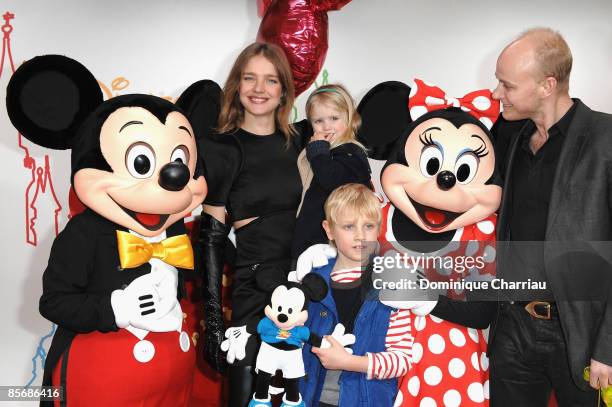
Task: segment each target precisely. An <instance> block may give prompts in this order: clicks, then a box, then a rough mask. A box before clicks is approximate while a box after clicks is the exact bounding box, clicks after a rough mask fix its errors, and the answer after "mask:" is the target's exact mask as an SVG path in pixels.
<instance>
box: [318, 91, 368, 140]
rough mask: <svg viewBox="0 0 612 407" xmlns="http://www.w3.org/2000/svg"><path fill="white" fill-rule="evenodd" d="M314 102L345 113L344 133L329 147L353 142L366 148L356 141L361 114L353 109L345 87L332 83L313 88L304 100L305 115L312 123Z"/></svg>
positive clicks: (351, 100) (353, 105)
mask: <svg viewBox="0 0 612 407" xmlns="http://www.w3.org/2000/svg"><path fill="white" fill-rule="evenodd" d="M315 104H323V105H328V106H331V107H333V108H334V109H336V110H338V111H339V112H340V113H344V114H345V115H346V124H347V129H346V131H345V132H344V134H341V135H340V136H339V137H336V139H335V140H333V142H332V143H331V148H334V147H337V146H339V145H341V144H345V143H355V144H357V145H358V146H359V147H361V148H363V149H364V150H365V149H366V148H365V147H364V146H363V145H362V144H361V143H360V142H358V141H357V131H359V127H361V116H360V115H359V113H358V112H357V110H355V102H353V98H352V97H351V95H350V94H349V93H348V91H347V90H346V88H345V87H344V86H342V85H340V84H337V83H332V84H329V85H323V86H320V87H318V88H317V89H315V90H314V91H313V92H312V93H311V94H310V96H309V97H308V101H307V102H306V117H307V118H308V121H309V122H311V123H312V109H313V106H314V105H315Z"/></svg>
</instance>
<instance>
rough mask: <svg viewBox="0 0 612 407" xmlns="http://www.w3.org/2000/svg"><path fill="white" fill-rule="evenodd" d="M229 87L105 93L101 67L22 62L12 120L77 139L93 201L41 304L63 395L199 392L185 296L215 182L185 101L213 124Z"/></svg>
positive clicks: (81, 184)
mask: <svg viewBox="0 0 612 407" xmlns="http://www.w3.org/2000/svg"><path fill="white" fill-rule="evenodd" d="M219 92H220V89H219V87H218V86H217V85H216V84H215V83H214V82H210V81H200V82H197V83H195V84H194V85H192V86H191V87H190V88H189V89H187V91H186V92H185V93H184V94H183V95H182V96H181V98H180V99H179V101H178V102H177V103H178V105H175V104H173V103H171V102H169V101H167V100H165V99H162V98H159V97H154V96H150V95H141V94H131V95H123V96H117V97H115V98H112V99H110V100H108V101H103V98H102V92H101V90H100V88H99V86H98V84H97V82H96V79H95V78H94V76H93V75H92V74H91V73H90V72H89V71H88V70H87V69H86V68H85V67H84V66H83V65H81V64H80V63H78V62H77V61H74V60H72V59H70V58H67V57H64V56H59V55H45V56H39V57H36V58H33V59H32V60H29V61H27V62H25V63H24V64H23V65H22V66H21V67H20V68H19V69H18V70H17V71H16V72H15V74H14V75H13V76H12V78H11V80H10V82H9V85H8V89H7V109H8V114H9V117H10V119H11V122H12V123H13V125H14V126H15V127H16V128H17V129H18V130H19V131H20V132H21V133H22V134H23V135H24V136H25V137H26V138H28V139H29V140H31V141H32V142H34V143H36V144H39V145H41V146H44V147H48V148H53V149H68V148H71V149H72V175H71V181H72V185H73V187H74V190H75V192H76V194H77V196H78V197H79V199H80V200H81V201H82V202H83V203H84V204H85V205H86V206H87V209H86V210H85V211H84V212H82V213H81V214H78V215H76V216H74V217H73V218H72V219H70V221H69V222H68V224H67V225H66V227H65V229H64V230H63V231H62V232H61V233H60V234H59V235H58V236H57V238H56V239H55V241H54V243H53V246H52V248H51V254H50V257H49V263H48V266H47V268H46V270H45V272H44V274H43V294H42V296H41V298H40V312H41V314H42V315H43V316H44V317H45V318H47V319H49V320H50V321H52V322H54V323H56V324H57V325H58V328H57V331H56V333H55V335H54V337H53V342H52V344H51V348H50V350H49V354H48V356H47V358H46V363H45V371H44V378H43V385H54V386H63V389H64V392H65V393H64V400H63V401H62V405H64V404H65V403H68V404H69V405H87V406H97V405H104V406H108V405H121V406H167V405H173V406H182V405H187V403H188V401H189V395H190V391H191V383H192V378H193V371H194V367H195V355H194V351H193V347H192V346H191V344H190V338H189V335H188V334H187V333H186V332H184V331H183V329H182V326H183V312H182V310H181V307H180V304H179V302H178V299H179V298H180V297H181V294H182V293H181V291H182V290H181V288H182V276H181V274H182V272H181V270H183V269H191V268H193V252H192V249H191V244H190V242H189V238H188V237H187V235H186V234H185V226H184V223H183V217H184V216H185V215H187V214H188V213H190V212H191V210H192V209H194V208H195V207H196V206H197V205H198V204H199V203H200V202H202V200H203V199H204V196H205V195H206V192H207V185H206V181H205V180H204V176H203V170H202V165H201V163H200V162H199V161H198V151H197V139H198V137H200V136H201V134H196V133H194V130H193V128H192V125H191V124H190V121H189V119H188V117H187V116H186V115H185V113H184V112H183V110H182V109H181V107H179V106H183V107H185V108H186V109H188V110H193V111H197V112H198V113H199V118H198V121H199V124H200V125H203V124H204V123H203V121H205V120H206V119H205V118H206V117H216V114H213V115H208V114H206V111H207V110H208V109H214V106H215V101H216V100H218V98H219ZM212 124H213V123H211V125H212ZM41 404H43V405H44V404H51V403H50V402H43V403H41ZM55 405H60V402H59V401H55Z"/></svg>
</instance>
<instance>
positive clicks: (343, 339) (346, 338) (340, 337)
mask: <svg viewBox="0 0 612 407" xmlns="http://www.w3.org/2000/svg"><path fill="white" fill-rule="evenodd" d="M344 331H345V328H344V325H342V324H337V325H336V327H335V328H334V331H333V332H332V334H331V337H332V338H334V339H335V340H337V341H338V343H340V345H342V346H344V350H346V351H347V352H348V353H350V354H351V355H352V354H353V349H351V348H347V346H348V345H352V344H354V343H355V335H353V334H345V333H344ZM330 347H331V344H330V343H329V341H328V340H327V339H325V338H323V340H322V341H321V349H326V348H330Z"/></svg>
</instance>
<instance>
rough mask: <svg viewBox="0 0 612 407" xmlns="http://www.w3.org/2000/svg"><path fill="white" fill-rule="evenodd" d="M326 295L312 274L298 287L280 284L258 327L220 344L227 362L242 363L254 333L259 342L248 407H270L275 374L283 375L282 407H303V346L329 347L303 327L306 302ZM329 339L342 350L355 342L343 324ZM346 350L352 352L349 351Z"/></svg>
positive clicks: (322, 283) (244, 329) (323, 285)
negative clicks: (255, 379) (335, 342)
mask: <svg viewBox="0 0 612 407" xmlns="http://www.w3.org/2000/svg"><path fill="white" fill-rule="evenodd" d="M326 295H327V284H326V283H325V280H323V278H322V277H320V276H318V275H315V274H308V275H306V276H305V277H304V279H303V280H302V282H301V283H296V282H283V283H281V284H279V285H278V286H277V287H276V288H275V289H274V291H272V294H271V296H270V303H269V304H268V305H266V307H265V309H264V313H265V315H266V316H265V317H264V318H263V319H261V320H260V321H259V323H258V324H257V327H256V328H255V327H253V326H244V327H241V329H240V330H236V331H233V332H232V333H231V334H230V336H229V337H228V339H227V340H226V341H224V342H223V343H222V344H221V348H222V349H223V350H224V351H227V352H228V360H229V359H232V360H233V358H234V357H236V358H238V359H241V358H243V357H244V348H245V345H246V341H247V339H248V337H249V336H250V335H252V334H254V333H255V332H257V333H258V334H259V336H260V338H261V348H260V349H259V353H258V354H257V361H256V364H255V368H256V371H257V382H256V387H255V394H254V395H253V399H252V400H251V401H250V403H249V406H248V407H270V406H272V402H271V399H270V395H269V393H268V391H269V389H270V381H271V379H272V376H273V375H274V374H275V373H276V371H277V370H281V371H282V373H283V378H284V383H285V395H284V396H283V403H282V404H281V407H290V406H293V407H294V406H300V407H303V406H304V401H303V400H302V398H301V396H300V392H299V384H298V381H299V379H300V378H302V377H304V375H305V371H304V361H303V360H302V346H303V344H304V343H305V342H307V343H309V344H311V345H312V346H316V347H321V348H327V347H330V344H329V342H328V341H327V340H326V339H325V338H321V337H319V336H317V335H316V334H314V333H313V332H311V331H310V329H308V328H307V327H305V326H304V323H305V322H306V320H307V319H308V311H307V309H308V302H309V301H321V300H322V299H323V298H325V296H326ZM331 336H332V337H334V338H335V339H336V340H338V342H340V343H341V344H342V345H344V346H346V345H350V344H352V343H354V342H355V337H354V336H353V335H352V334H344V327H343V326H342V324H338V325H336V328H335V329H334V332H333V333H331ZM346 349H347V351H349V352H350V351H351V349H350V348H346Z"/></svg>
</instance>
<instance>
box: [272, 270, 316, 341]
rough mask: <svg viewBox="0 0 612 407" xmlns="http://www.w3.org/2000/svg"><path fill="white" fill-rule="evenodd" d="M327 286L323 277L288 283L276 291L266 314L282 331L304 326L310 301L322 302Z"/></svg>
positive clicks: (309, 277)
mask: <svg viewBox="0 0 612 407" xmlns="http://www.w3.org/2000/svg"><path fill="white" fill-rule="evenodd" d="M326 295H327V284H326V283H325V280H323V278H322V277H321V276H318V275H316V274H312V273H311V274H307V275H306V276H305V277H304V279H303V280H302V283H301V284H299V283H294V282H286V283H283V284H281V285H279V286H278V287H276V288H275V289H274V291H273V292H272V295H271V297H270V303H269V304H268V305H266V308H265V309H264V313H265V314H266V316H267V317H268V318H270V320H272V322H274V324H275V325H276V326H277V327H279V328H280V329H284V330H290V329H292V328H294V327H296V326H303V325H304V323H306V320H307V319H308V311H306V310H307V309H308V301H321V300H322V299H323V298H325V296H326Z"/></svg>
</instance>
